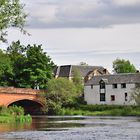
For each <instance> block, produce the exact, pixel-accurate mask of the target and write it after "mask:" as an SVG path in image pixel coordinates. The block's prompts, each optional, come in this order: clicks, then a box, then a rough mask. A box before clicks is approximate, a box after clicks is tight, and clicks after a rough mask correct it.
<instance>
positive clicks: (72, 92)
mask: <svg viewBox="0 0 140 140" xmlns="http://www.w3.org/2000/svg"><path fill="white" fill-rule="evenodd" d="M47 85H48V88H47V89H48V92H47V94H46V97H47V105H48V114H51V115H52V114H53V115H54V114H59V113H60V112H61V109H62V107H67V106H70V105H71V104H72V103H73V101H74V98H75V97H77V93H76V87H75V85H74V84H73V82H72V81H69V80H68V79H66V78H57V79H52V80H50V81H49V82H48V84H47Z"/></svg>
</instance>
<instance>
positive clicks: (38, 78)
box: [23, 44, 54, 89]
mask: <svg viewBox="0 0 140 140" xmlns="http://www.w3.org/2000/svg"><path fill="white" fill-rule="evenodd" d="M41 47H42V46H41V45H38V46H37V45H35V44H34V45H33V46H31V45H28V46H27V51H26V57H27V60H26V63H25V66H24V69H23V71H24V73H25V74H26V77H27V78H28V82H29V84H30V85H31V86H32V88H37V89H38V88H46V86H47V82H48V80H49V79H51V78H52V76H53V68H54V63H53V61H52V60H51V58H50V57H49V56H48V55H47V54H46V52H43V49H42V48H41Z"/></svg>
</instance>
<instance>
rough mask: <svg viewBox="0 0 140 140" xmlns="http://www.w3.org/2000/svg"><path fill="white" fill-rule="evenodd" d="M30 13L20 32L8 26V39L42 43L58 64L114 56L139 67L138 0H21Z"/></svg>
mask: <svg viewBox="0 0 140 140" xmlns="http://www.w3.org/2000/svg"><path fill="white" fill-rule="evenodd" d="M22 1H23V3H25V5H26V7H25V8H26V11H27V13H29V15H28V20H27V25H26V29H27V31H28V32H29V33H30V34H31V36H23V35H21V34H20V33H19V31H16V30H13V29H11V30H10V32H9V37H8V38H9V41H12V40H18V39H20V40H21V42H23V43H26V44H28V43H30V44H33V43H36V44H43V49H44V50H45V51H46V52H47V53H48V54H49V55H50V57H51V58H52V59H53V61H54V62H55V63H56V64H57V65H63V64H78V63H80V62H81V61H84V62H86V63H88V64H89V65H102V66H104V67H106V68H107V69H109V70H110V71H111V69H112V61H113V60H115V59H116V58H123V59H129V60H130V61H131V62H132V63H133V64H134V65H135V66H136V67H137V69H140V0H34V1H33V0H22Z"/></svg>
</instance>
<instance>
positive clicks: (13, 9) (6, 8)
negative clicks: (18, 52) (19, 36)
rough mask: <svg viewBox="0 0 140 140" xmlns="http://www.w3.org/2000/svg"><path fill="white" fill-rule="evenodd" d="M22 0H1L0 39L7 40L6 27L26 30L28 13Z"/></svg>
mask: <svg viewBox="0 0 140 140" xmlns="http://www.w3.org/2000/svg"><path fill="white" fill-rule="evenodd" d="M23 9H24V5H23V4H20V0H0V41H2V42H6V41H7V40H6V38H5V36H6V35H7V32H6V31H5V30H6V29H8V28H10V27H17V28H19V29H20V30H21V31H23V32H24V30H23V27H24V25H25V19H26V16H27V15H26V14H25V13H24V10H23Z"/></svg>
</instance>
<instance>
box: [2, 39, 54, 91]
mask: <svg viewBox="0 0 140 140" xmlns="http://www.w3.org/2000/svg"><path fill="white" fill-rule="evenodd" d="M0 58H1V60H0V66H1V68H0V82H1V85H4V84H5V85H8V86H14V87H28V88H41V89H42V88H46V84H47V81H48V80H49V79H51V78H52V76H53V74H52V73H53V68H54V63H53V62H52V61H51V58H50V57H49V56H47V54H46V53H45V52H43V49H42V46H41V45H35V44H34V45H32V46H31V45H28V46H24V45H21V43H20V41H17V42H12V44H11V45H10V46H9V47H8V48H7V50H6V53H5V54H4V53H3V52H2V51H0ZM1 69H2V70H1ZM1 71H2V72H1ZM1 75H2V77H1ZM5 81H6V82H5ZM3 82H5V83H3Z"/></svg>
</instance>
